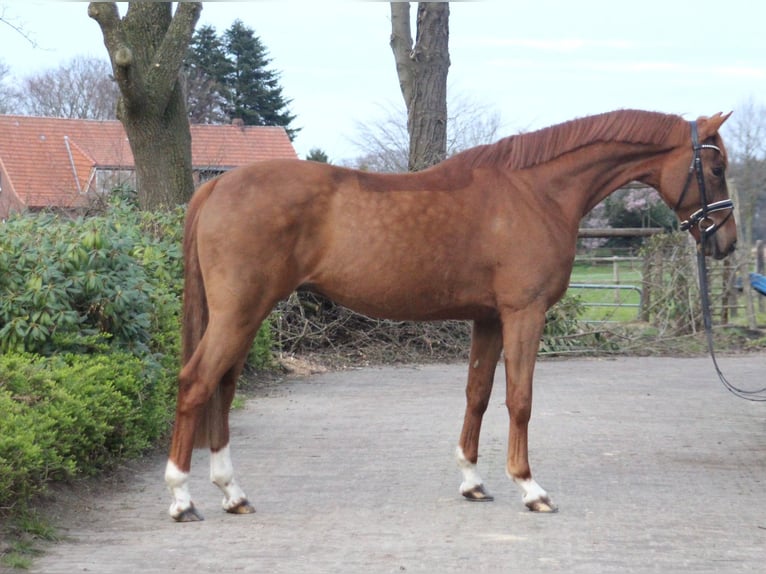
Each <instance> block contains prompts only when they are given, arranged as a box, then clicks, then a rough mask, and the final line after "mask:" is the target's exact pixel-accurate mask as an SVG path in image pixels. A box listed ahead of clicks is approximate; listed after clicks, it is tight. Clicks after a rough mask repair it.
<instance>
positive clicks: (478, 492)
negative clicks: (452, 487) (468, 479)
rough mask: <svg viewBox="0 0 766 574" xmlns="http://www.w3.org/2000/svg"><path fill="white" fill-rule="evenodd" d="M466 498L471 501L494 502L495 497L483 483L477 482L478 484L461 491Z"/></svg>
mask: <svg viewBox="0 0 766 574" xmlns="http://www.w3.org/2000/svg"><path fill="white" fill-rule="evenodd" d="M460 494H462V495H463V496H464V497H465V499H466V500H470V501H471V502H492V501H493V500H495V497H494V496H492V495H491V494H490V493H489V492H487V491H486V489H485V488H484V485H483V484H477V485H476V486H474V487H472V488H470V489H469V490H466V491H464V492H461V493H460Z"/></svg>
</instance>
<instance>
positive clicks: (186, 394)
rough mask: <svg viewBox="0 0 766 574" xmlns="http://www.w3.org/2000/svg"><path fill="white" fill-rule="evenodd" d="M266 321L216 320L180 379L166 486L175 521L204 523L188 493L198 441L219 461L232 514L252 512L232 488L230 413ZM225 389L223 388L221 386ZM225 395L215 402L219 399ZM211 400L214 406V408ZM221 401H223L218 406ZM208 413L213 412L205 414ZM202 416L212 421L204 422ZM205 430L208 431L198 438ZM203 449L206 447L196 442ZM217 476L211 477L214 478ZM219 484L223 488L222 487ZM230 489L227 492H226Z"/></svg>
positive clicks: (233, 317) (217, 467)
mask: <svg viewBox="0 0 766 574" xmlns="http://www.w3.org/2000/svg"><path fill="white" fill-rule="evenodd" d="M260 322H261V317H260V316H259V315H255V316H254V317H253V318H252V320H246V319H243V315H242V314H239V313H238V314H232V315H226V316H220V315H211V317H210V322H209V324H208V327H207V329H206V331H205V335H204V336H203V337H202V340H201V341H200V344H199V346H198V347H197V349H196V351H195V352H194V354H193V355H192V357H191V359H190V360H189V361H188V362H187V364H186V365H184V367H183V369H181V373H180V375H179V377H178V403H177V405H176V422H175V426H174V429H173V438H172V441H171V446H170V455H169V458H168V464H167V467H166V470H165V482H166V483H167V485H168V487H169V488H170V491H171V494H172V496H173V503H172V504H171V506H170V515H171V516H172V517H173V519H174V520H176V521H179V522H188V521H196V520H202V516H201V515H200V514H199V513H198V512H197V510H196V509H195V507H194V504H193V503H192V500H191V495H190V493H189V486H188V480H189V469H190V467H191V457H192V450H193V449H194V446H195V437H197V438H198V439H202V440H203V442H204V443H207V444H209V446H211V449H212V450H213V453H214V456H213V461H212V464H211V466H215V479H214V480H215V482H216V484H219V483H220V484H223V485H224V486H226V487H227V488H228V489H229V492H228V493H227V492H226V489H225V488H224V492H225V493H226V494H227V495H228V496H229V497H230V498H231V497H232V496H233V498H234V501H233V505H232V508H234V507H238V508H240V509H247V508H248V507H249V504H248V503H247V499H246V497H245V496H244V493H243V492H242V491H241V489H239V487H238V486H236V483H234V485H232V482H231V481H232V479H233V477H232V474H233V472H232V471H231V460H230V457H229V450H228V408H229V406H230V405H231V399H232V398H233V392H234V388H233V387H234V384H235V382H236V376H238V375H239V372H240V370H241V367H242V365H243V364H244V360H245V357H246V355H247V351H248V349H249V346H250V344H252V340H253V337H254V336H255V332H256V330H257V328H258V326H259V325H260ZM222 383H223V388H220V389H219V385H220V384H222ZM216 393H220V395H219V396H218V397H217V398H215V399H214V395H215V394H216ZM211 399H214V400H213V403H211V402H210V401H211ZM218 399H220V400H218ZM206 409H207V411H208V412H206ZM203 415H204V416H205V417H206V418H207V420H203ZM200 424H202V428H203V429H206V430H205V431H201V432H197V429H198V427H199V426H200ZM197 444H198V445H199V446H201V445H202V444H203V443H202V442H199V440H198V441H197ZM211 474H212V473H211ZM220 484H219V486H220ZM227 484H228V486H227Z"/></svg>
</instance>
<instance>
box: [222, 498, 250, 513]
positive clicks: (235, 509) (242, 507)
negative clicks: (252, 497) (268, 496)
mask: <svg viewBox="0 0 766 574" xmlns="http://www.w3.org/2000/svg"><path fill="white" fill-rule="evenodd" d="M225 510H226V512H228V513H229V514H255V507H254V506H253V505H251V504H250V503H249V502H248V501H247V499H245V500H243V501H242V502H240V503H239V504H237V505H236V506H232V507H231V508H226V509H225Z"/></svg>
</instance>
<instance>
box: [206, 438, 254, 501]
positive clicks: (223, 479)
mask: <svg viewBox="0 0 766 574" xmlns="http://www.w3.org/2000/svg"><path fill="white" fill-rule="evenodd" d="M210 480H211V481H212V482H213V484H215V485H216V486H217V487H218V488H220V489H221V491H223V495H224V497H223V509H224V510H231V509H232V508H235V507H237V506H239V505H240V504H242V503H243V502H245V501H247V496H245V493H244V492H243V491H242V489H241V488H240V487H239V485H238V484H237V483H236V481H235V480H234V466H233V465H232V464H231V450H230V449H229V445H228V444H227V445H226V446H225V447H223V448H222V449H221V450H219V451H217V452H213V451H210Z"/></svg>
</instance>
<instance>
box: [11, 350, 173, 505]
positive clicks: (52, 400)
mask: <svg viewBox="0 0 766 574" xmlns="http://www.w3.org/2000/svg"><path fill="white" fill-rule="evenodd" d="M173 389H174V383H173V377H172V376H169V374H168V373H167V372H164V371H163V369H162V368H161V367H160V365H159V364H158V363H154V364H152V363H151V362H147V361H143V360H141V359H140V358H139V357H136V356H134V355H132V354H129V353H127V352H124V351H117V352H113V353H108V354H94V355H75V354H65V355H57V356H52V357H39V356H30V355H24V354H9V355H3V356H0V413H2V416H0V507H11V506H12V505H16V504H19V505H20V506H21V507H23V506H24V505H25V504H26V501H27V500H28V499H29V498H30V497H32V496H33V495H35V494H38V493H40V492H41V491H43V490H44V487H45V485H46V483H47V482H49V481H51V480H62V479H67V478H70V477H73V476H76V475H80V476H87V475H92V474H94V473H96V472H98V471H100V470H103V469H104V468H106V467H108V466H109V465H110V464H112V463H113V462H114V461H115V460H117V459H118V458H120V457H125V456H134V455H136V454H138V453H140V452H141V451H143V450H145V449H146V448H147V447H149V446H150V445H151V444H152V443H153V442H154V441H155V440H156V439H157V437H158V436H160V435H161V434H162V433H164V432H165V431H166V430H167V428H168V427H167V425H168V418H169V410H170V406H171V405H172V404H173Z"/></svg>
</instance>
